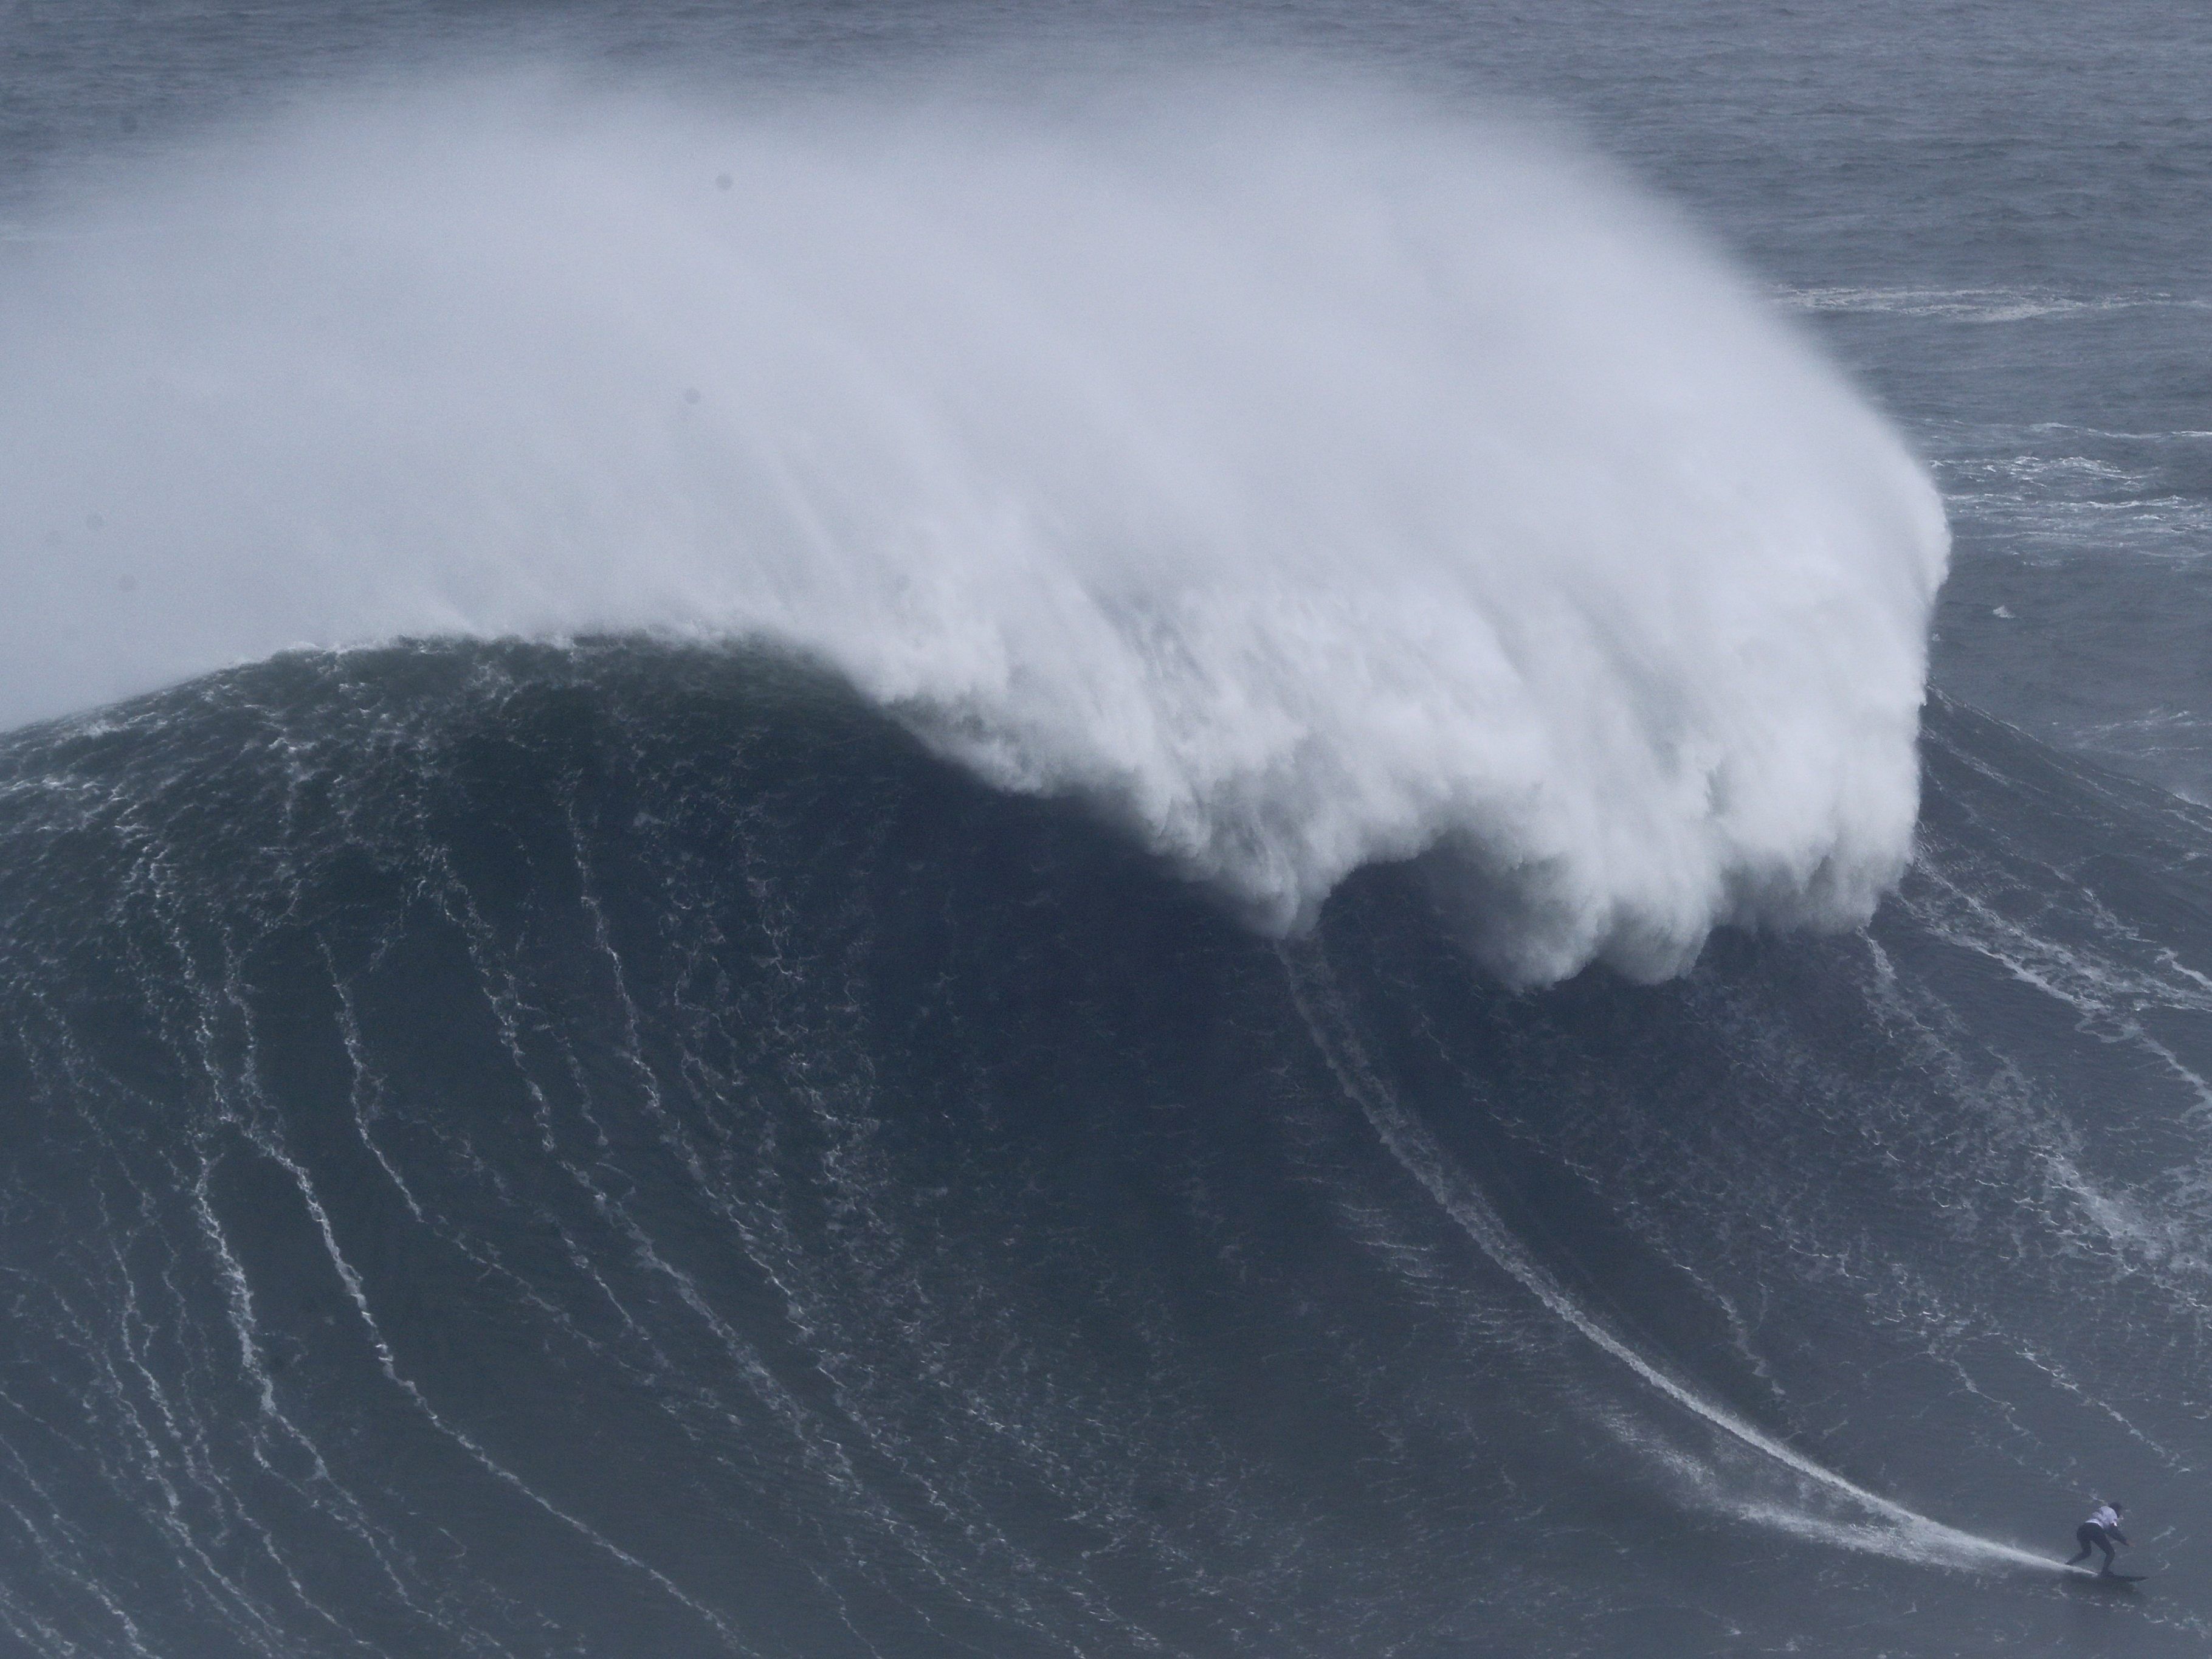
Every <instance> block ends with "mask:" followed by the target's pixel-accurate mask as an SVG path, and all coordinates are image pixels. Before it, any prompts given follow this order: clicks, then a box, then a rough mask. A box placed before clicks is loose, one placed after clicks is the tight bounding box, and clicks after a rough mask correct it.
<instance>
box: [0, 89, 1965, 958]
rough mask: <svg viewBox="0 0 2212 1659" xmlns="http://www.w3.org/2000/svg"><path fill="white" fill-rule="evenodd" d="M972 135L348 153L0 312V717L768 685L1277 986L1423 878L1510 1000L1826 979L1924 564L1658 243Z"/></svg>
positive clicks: (1871, 813)
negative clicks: (724, 676)
mask: <svg viewBox="0 0 2212 1659" xmlns="http://www.w3.org/2000/svg"><path fill="white" fill-rule="evenodd" d="M973 91H974V88H972V87H970V88H967V89H966V94H963V96H960V97H953V96H951V95H949V94H916V95H915V96H912V97H909V98H907V99H905V100H898V99H884V98H881V97H878V98H876V99H874V100H872V101H869V102H867V103H866V104H863V103H862V102H861V101H860V100H855V99H847V98H841V97H837V96H836V95H833V94H775V95H770V94H761V95H758V96H756V97H753V98H751V99H750V100H747V101H745V102H744V104H742V105H741V106H736V107H725V108H720V109H703V108H699V107H688V108H687V107H678V106H673V105H670V104H666V103H661V102H653V101H648V100H639V99H634V98H633V99H619V98H617V99H609V98H606V97H604V96H599V97H595V98H590V99H580V98H579V97H578V96H577V95H576V94H574V92H573V89H571V90H568V91H562V92H556V93H554V94H549V93H548V91H547V89H546V88H545V87H544V85H542V84H541V85H536V86H518V85H504V86H501V87H497V88H486V87H484V86H482V85H470V86H465V87H449V88H443V89H439V90H435V91H431V92H426V93H422V94H416V95H414V96H412V97H410V98H409V99H407V100H399V101H398V102H394V101H392V100H356V101H354V102H351V103H349V104H344V105H341V106H332V107H329V108H325V109H324V110H322V111H320V112H315V113H312V114H310V115H307V116H305V117H302V118H301V119H299V120H298V121H297V122H296V123H295V124H294V125H292V126H291V127H289V129H286V130H284V131H276V132H264V133H262V134H260V135H259V136H258V137H251V138H247V139H241V140H240V141H239V143H238V144H237V145H236V146H234V149H232V151H231V152H230V153H228V154H226V155H222V156H220V157H219V158H218V159H217V161H216V162H214V163H210V164H209V166H208V167H207V170H205V171H204V172H198V173H195V172H192V171H191V170H190V169H187V168H184V167H179V168H177V169H176V170H175V171H173V172H172V173H170V174H169V175H168V176H167V178H166V179H163V180H161V182H160V183H159V184H157V185H153V186H150V187H149V189H148V191H147V193H146V194H145V195H144V196H143V197H140V198H139V199H137V200H135V201H131V202H126V203H123V204H112V205H110V206H109V207H107V208H106V209H104V210H102V215H103V217H102V220H101V224H100V226H99V227H97V228H100V230H102V231H103V232H104V233H112V234H94V235H82V236H75V237H70V238H68V239H66V240H62V241H58V242H56V243H53V244H52V245H51V246H41V248H40V249H39V250H36V251H34V252H33V253H31V254H29V255H27V256H26V258H23V259H21V260H18V261H16V262H15V275H14V276H11V277H10V278H9V281H8V285H7V289H6V291H5V292H4V293H0V347H4V349H6V350H7V352H8V353H9V358H10V361H11V362H21V363H23V364H24V365H25V366H26V371H25V373H24V374H23V376H22V378H21V380H20V382H19V389H18V395H17V397H16V398H15V399H13V400H12V401H11V404H10V407H9V410H8V411H7V412H6V413H5V414H0V439H4V440H5V441H4V443H0V451H4V453H5V454H6V455H7V457H8V459H5V460H0V489H5V490H6V491H7V492H8V494H9V497H10V499H11V500H13V501H17V502H20V503H22V504H23V506H22V507H21V509H20V510H19V512H18V513H16V514H15V523H14V525H13V526H11V527H10V528H9V530H7V531H4V532H0V536H4V537H7V538H9V540H8V541H7V542H5V543H0V568H6V569H7V570H8V571H9V574H11V575H12V576H13V577H15V578H16V579H17V584H18V591H19V592H27V594H28V595H29V598H30V602H29V603H27V604H25V605H21V606H19V607H17V608H15V610H14V611H13V612H12V613H11V616H10V617H9V619H8V620H7V621H5V622H0V645H4V646H5V647H6V649H5V651H4V652H0V658H4V659H8V660H9V661H11V662H12V664H13V665H14V666H13V667H12V669H11V670H8V671H0V672H4V674H5V678H0V717H11V718H15V719H19V720H20V719H23V718H27V717H32V716H36V715H40V714H51V713H53V712H57V711H58V710H60V709H63V708H69V707H71V706H76V705H82V703H84V702H91V701H95V700H98V699H100V698H104V697H107V696H115V695H118V694H120V693H122V692H125V691H129V690H137V689H142V688H143V686H146V685H150V684H156V683H159V682H161V680H164V679H167V678H176V677H178V676H179V675H183V674H187V673H191V672H194V671H198V670H201V669H204V668H206V667H210V666H212V665H217V664H221V663H225V662H231V661H237V660H241V659H249V658H252V657H255V656H258V655H261V654H265V653H267V652H269V651H270V650H273V649H276V648H280V647H284V646H287V645H290V644H294V643H298V642H301V641H313V642H317V643H342V642H348V641H367V640H373V639H377V638H383V637H389V636H392V635H401V634H433V635H435V634H453V633H460V634H474V635H562V634H568V633H575V632H582V631H586V630H622V629H642V630H648V631H660V632H671V633H676V634H681V635H688V636H695V637H727V638H740V639H752V638H768V639H773V640H775V641H781V642H782V643H784V644H786V645H789V646H795V647H799V648H800V649H801V650H803V651H805V652H806V653H811V654H812V655H814V656H816V657H817V658H818V659H822V660H823V661H826V662H827V663H829V664H830V665H834V666H835V667H836V669H837V670H838V671H841V672H842V674H844V675H845V676H846V677H847V678H849V679H850V680H851V681H852V682H853V683H854V684H856V685H857V686H859V687H860V689H861V690H863V691H865V692H866V694H868V695H869V696H872V697H873V698H875V699H877V700H878V701H879V702H882V703H884V704H885V705H887V706H890V707H891V708H895V709H896V710H897V711H898V712H899V714H901V716H902V718H903V719H905V720H907V721H908V724H909V725H910V726H912V727H913V728H914V729H915V730H916V731H918V732H921V733H922V734H923V735H924V736H925V737H927V738H928V739H929V740H930V741H931V742H932V743H933V744H935V745H937V746H938V747H939V749H940V750H943V751H944V752H946V753H948V754H951V755H953V756H956V757H958V758H960V759H961V760H963V762H965V763H968V764H969V765H970V766H972V767H974V768H975V769H978V770H980V771H981V772H982V773H983V774H984V775H987V776H988V777H989V778H991V779H992V780H994V781H995V782H997V783H999V784H1001V785H1003V786H1006V787H1013V788H1019V789H1030V790H1048V791H1068V792H1074V793H1080V794H1082V795H1084V796H1085V797H1087V798H1089V799H1091V800H1093V801H1094V802H1096V803H1097V804H1098V805H1099V806H1100V807H1101V809H1102V810H1103V811H1107V812H1108V813H1109V814H1110V815H1111V816H1113V817H1115V818H1116V819H1118V820H1120V821H1121V822H1122V823H1125V824H1127V825H1128V826H1130V827H1131V828H1132V829H1134V830H1135V831H1136V832H1137V833H1138V834H1139V835H1140V836H1142V837H1143V838H1144V839H1145V840H1146V842H1147V843H1148V844H1150V845H1151V846H1152V847H1154V848H1157V849H1158V851H1160V852H1161V853H1163V854H1165V855H1167V856H1168V857H1170V858H1171V859H1172V860H1175V861H1176V863H1177V864H1178V865H1179V866H1181V867H1182V868H1183V869H1185V870H1186V871H1188V872H1189V873H1191V874H1192V875H1193V876H1194V877H1196V878H1201V879H1204V880H1206V881H1208V882H1210V883H1212V884H1214V885H1216V886H1217V887H1218V889H1219V890H1221V891H1222V892H1224V893H1225V895H1226V896H1228V897H1229V898H1230V899H1231V901H1232V902H1234V903H1235V904H1237V906H1238V907H1239V908H1241V909H1242V910H1243V911H1244V912H1245V913H1246V914H1248V915H1249V916H1251V917H1252V919H1253V920H1254V921H1255V922H1256V923H1257V924H1259V925H1261V926H1262V927H1266V928H1268V929H1271V930H1276V931H1283V930H1290V929H1294V928H1297V927H1299V926H1301V925H1302V924H1304V922H1306V921H1309V920H1310V918H1311V917H1312V915H1314V914H1315V912H1316V908H1317V907H1318V906H1319V904H1320V902H1321V901H1322V899H1323V898H1324V897H1325V896H1326V895H1327V894H1328V891H1329V890H1330V889H1331V888H1332V887H1333V886H1334V884H1335V883H1336V882H1337V881H1339V880H1340V878H1342V877H1343V876H1344V875H1345V874H1346V873H1347V872H1349V871H1351V870H1352V869H1353V868H1356V867H1358V866H1359V865H1361V864H1364V863H1366V862H1370V861H1373V860H1378V859H1395V858H1404V857H1411V856H1415V855H1420V854H1430V855H1431V865H1432V866H1433V868H1434V869H1435V871H1436V873H1437V886H1438V890H1439V891H1440V892H1441V893H1443V894H1444V895H1445V896H1447V898H1448V900H1449V902H1450V903H1451V904H1452V905H1453V906H1454V908H1455V910H1456V911H1457V912H1458V913H1459V914H1460V915H1461V916H1462V918H1463V931H1464V933H1465V934H1466V936H1467V938H1468V940H1469V942H1470V944H1471V945H1473V946H1474V949H1475V950H1476V951H1478V952H1479V953H1480V955H1481V956H1482V957H1483V958H1484V959H1485V960H1486V962H1488V963H1490V964H1491V965H1492V967H1493V968H1495V969H1497V970H1498V971H1499V972H1500V973H1502V974H1504V975H1506V976H1508V977H1509V978H1512V979H1515V980H1522V981H1535V980H1542V979H1547V978H1552V977H1556V976H1558V975H1562V974H1565V973H1568V972H1571V971H1572V970H1573V969H1575V968H1577V967H1578V966H1580V965H1582V964H1583V963H1586V962H1588V961H1589V960H1591V959H1592V958H1594V957H1602V958H1604V959H1606V960H1607V961H1609V962H1612V963H1614V964H1615V965H1617V966H1619V967H1621V968H1623V969H1626V970H1627V971H1630V972H1632V973H1636V974H1639V975H1656V974H1663V973H1666V972H1668V971H1671V970H1673V969H1676V968H1678V967H1679V966H1680V965H1681V964H1682V963H1684V962H1685V961H1686V960H1687V959H1688V958H1689V957H1691V956H1692V955H1693V954H1694V953H1695V951H1697V949H1698V948H1699V944H1700V943H1701V941H1702V940H1703V939H1704V937H1705V933H1706V932H1707V931H1708V930H1709V929H1710V928H1711V927H1713V926H1714V925H1716V924H1717V923H1721V922H1727V921H1747V922H1769V921H1772V922H1790V923H1796V922H1811V923H1816V924H1830V925H1833V924H1848V923H1850V922H1854V921H1857V920H1859V919H1861V918H1863V916H1864V915H1866V914H1867V913H1868V911H1869V909H1870V908H1871V906H1872V904H1873V902H1875V898H1876V896H1878V895H1879V894H1880V892H1881V890H1883V889H1884V888H1885V887H1886V886H1887V884H1889V883H1890V882H1891V881H1893V879H1894V878H1895V877H1896V875H1897V873H1898V872H1899V869H1900V868H1901V867H1902V864H1903V861H1904V860H1905V855H1906V853H1907V850H1908V846H1909V839H1910V835H1911V823H1912V820H1913V817H1914V812H1915V810H1916V804H1917V775H1916V768H1915V761H1914V755H1913V744H1914V738H1915V734H1916V731H1917V711H1918V708H1919V703H1920V699H1921V696H1922V687H1923V675H1924V642H1925V635H1926V627H1927V620H1928V614H1929V605H1930V604H1931V602H1932V597H1933V593H1934V591H1935V588H1936V585H1937V583H1938V581H1939V580H1940V579H1941V575H1942V566H1943V562H1944V558H1945V554H1946V546H1947V543H1946V535H1945V531H1944V527H1943V522H1942V513H1941V509H1940V507H1939V505H1938V503H1937V501H1936V496H1935V495H1934V493H1933V491H1932V490H1931V489H1930V488H1929V484H1928V483H1927V482H1926V480H1925V479H1924V477H1923V476H1922V474H1921V472H1920V471H1919V470H1918V468H1917V465H1915V464H1914V463H1913V462H1912V460H1911V458H1910V457H1909V456H1907V455H1906V453H1905V451H1904V450H1903V448H1902V447H1901V446H1900V445H1899V443H1898V441H1896V440H1895V439H1894V437H1893V435H1891V433H1890V432H1889V430H1888V429H1887V427H1886V426H1885V425H1884V424H1883V422H1881V420H1880V419H1879V418H1878V417H1876V416H1875V415H1874V414H1873V413H1871V412H1870V411H1869V410H1868V409H1867V408H1866V407H1865V405H1864V404H1863V403H1862V402H1861V401H1860V400H1859V399H1858V398H1857V397H1856V396H1855V395H1854V394H1853V392H1851V391H1850V389H1849V387H1848V386H1845V385H1844V382H1843V381H1842V380H1841V379H1840V378H1839V377H1838V375H1837V374H1835V373H1834V372H1832V370H1831V369H1830V368H1828V367H1827V366H1826V364H1825V362H1822V361H1821V360H1820V358H1819V357H1818V356H1817V355H1816V354H1815V353H1814V352H1813V351H1812V350H1811V349H1809V348H1808V346H1806V345H1805V344H1804V343H1802V341H1801V340H1800V339H1799V338H1798V337H1796V335H1795V334H1794V333H1792V332H1791V331H1790V330H1789V329H1788V328H1787V327H1786V326H1784V325H1782V324H1781V323H1779V322H1778V321H1777V320H1776V319H1774V318H1772V317H1771V315H1770V314H1769V313H1768V312H1767V309H1766V307H1765V306H1764V305H1763V303H1762V302H1761V301H1759V300H1758V299H1757V298H1756V297H1755V296H1754V295H1752V294H1751V293H1750V292H1749V291H1748V290H1747V289H1745V288H1744V286H1743V285H1742V284H1741V283H1739V282H1738V281H1737V280H1736V279H1735V277H1734V276H1732V275H1731V274H1730V273H1729V272H1728V271H1727V270H1725V268H1724V267H1723V265H1722V264H1720V263H1719V262H1718V261H1717V260H1716V259H1715V258H1712V257H1711V255H1709V254H1707V253H1706V252H1703V251H1702V250H1701V249H1700V248H1699V246H1697V245H1696V243H1695V240H1694V239H1693V238H1692V237H1691V236H1689V235H1688V234H1686V233H1685V232H1684V231H1683V230H1682V229H1681V228H1680V227H1679V226H1678V225H1676V224H1675V223H1674V222H1672V221H1671V220H1670V219H1669V218H1668V216H1666V215H1665V214H1664V213H1663V212H1662V211H1660V210H1656V208H1654V207H1652V206H1650V204H1646V203H1644V202H1643V201H1641V200H1640V199H1638V197H1636V196H1635V195H1634V194H1633V192H1632V191H1629V190H1628V189H1626V187H1625V186H1623V185H1620V183H1619V182H1617V181H1615V180H1613V179H1610V178H1609V177H1608V176H1607V174H1606V173H1605V172H1604V170H1603V169H1602V168H1601V167H1597V166H1595V165H1594V164H1593V163H1591V162H1589V161H1587V160H1585V159H1583V158H1579V157H1577V156H1574V155H1570V154H1566V153H1564V152H1563V151H1562V150H1561V149H1559V146H1557V145H1556V144H1555V143H1552V142H1551V141H1548V140H1539V139H1537V138H1535V137H1532V136H1530V135H1529V134H1528V133H1526V132H1522V131H1516V130H1515V129H1513V128H1511V127H1509V126H1506V125H1501V124H1499V123H1497V122H1495V121H1492V120H1488V119H1474V118H1468V117H1465V116H1463V115H1455V114H1450V113H1447V112H1439V111H1437V110H1435V109H1432V108H1430V107H1427V106H1420V105H1418V104H1415V103H1413V102H1412V101H1409V100H1408V99H1407V97H1406V96H1405V95H1404V94H1399V93H1396V92H1394V91H1389V90H1388V89H1383V88H1377V87H1376V86H1374V85H1370V84H1363V83H1352V82H1345V81H1342V80H1338V79H1332V78H1320V79H1316V77H1314V76H1312V75H1311V74H1310V73H1309V72H1306V71H1296V70H1286V69H1282V68H1279V67H1278V68H1275V69H1271V70H1267V71H1265V72H1259V71H1255V70H1253V69H1252V68H1251V66H1249V65H1245V66H1242V67H1241V68H1240V69H1239V70H1237V73H1236V74H1235V76H1229V75H1226V74H1224V73H1218V72H1213V71H1207V72H1202V73H1198V74H1194V75H1193V76H1190V77H1189V78H1188V79H1186V80H1183V81H1181V82H1173V83H1170V84H1166V85H1162V84H1158V83H1156V82H1155V83H1146V84H1136V83H1133V82H1127V81H1102V82H1099V83H1098V84H1097V85H1096V86H1094V87H1093V88H1091V90H1090V91H1089V92H1087V93H1080V92H1071V90H1070V88H1068V86H1067V85H1066V83H1065V82H1054V98H1055V100H1057V101H1056V102H1055V103H1054V106H1053V107H1052V108H1050V109H1049V110H1047V109H1042V108H1040V107H1036V106H1030V105H1028V104H1025V103H1024V102H1023V101H1022V100H1020V99H1019V98H1018V96H1012V95H1007V96H999V95H994V96H991V97H987V98H982V99H980V100H979V99H977V98H976V97H975V96H973V95H972V94H973ZM56 550H59V552H60V555H61V556H58V557H57V556H56Z"/></svg>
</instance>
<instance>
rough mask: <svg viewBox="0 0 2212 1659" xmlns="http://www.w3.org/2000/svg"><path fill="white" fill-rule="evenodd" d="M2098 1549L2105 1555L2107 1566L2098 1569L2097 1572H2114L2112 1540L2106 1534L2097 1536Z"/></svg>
mask: <svg viewBox="0 0 2212 1659" xmlns="http://www.w3.org/2000/svg"><path fill="white" fill-rule="evenodd" d="M2097 1547H2098V1548H2099V1549H2100V1550H2102V1551H2104V1553H2105V1565H2103V1566H2101V1567H2100V1568H2098V1569H2097V1571H2099V1572H2110V1571H2112V1540H2110V1539H2109V1538H2107V1537H2106V1536H2105V1534H2102V1533H2099V1534H2097Z"/></svg>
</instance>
